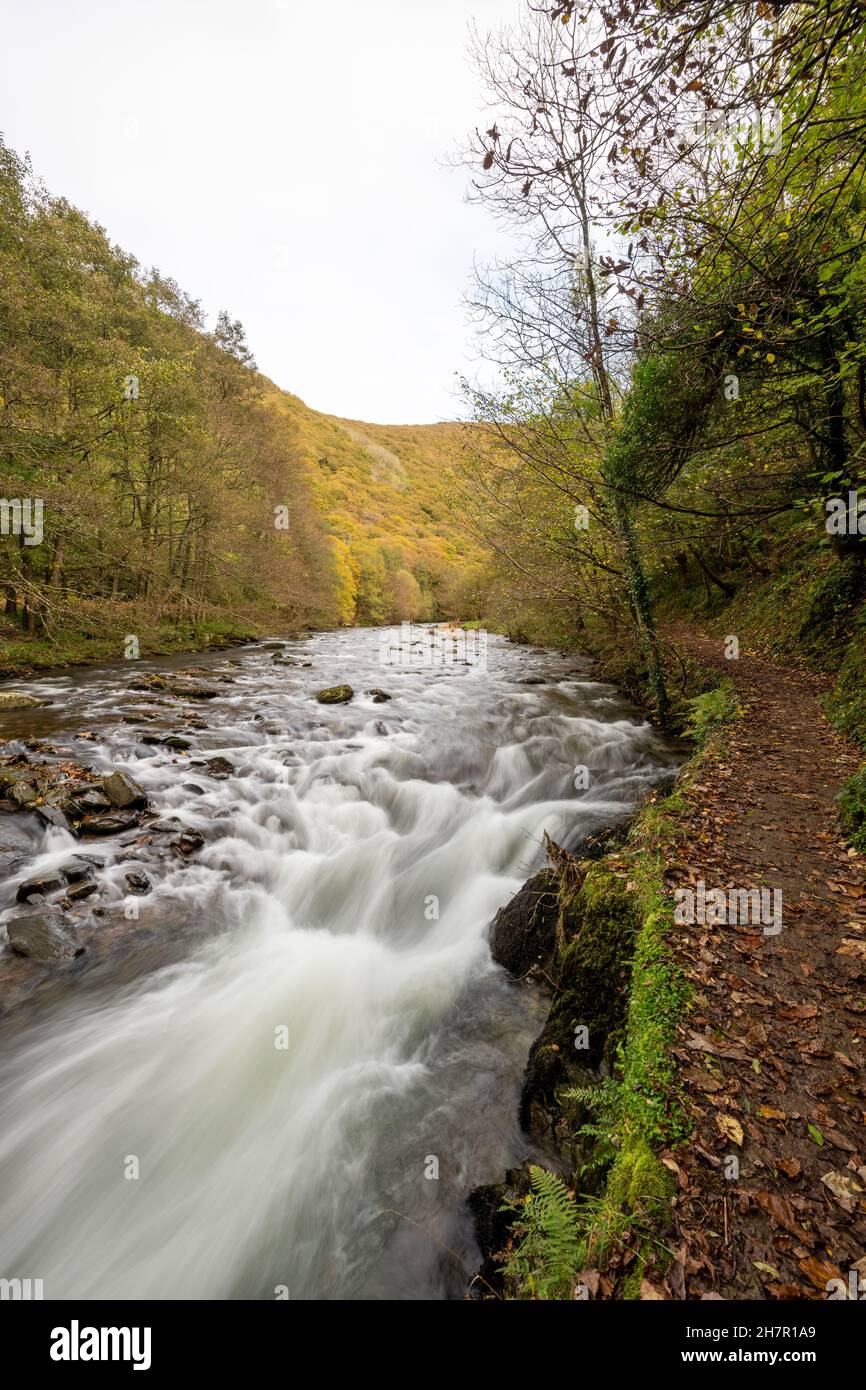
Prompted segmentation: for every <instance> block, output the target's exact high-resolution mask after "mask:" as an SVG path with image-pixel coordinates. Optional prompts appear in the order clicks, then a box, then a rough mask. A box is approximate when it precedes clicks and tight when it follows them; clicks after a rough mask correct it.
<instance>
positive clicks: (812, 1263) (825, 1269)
mask: <svg viewBox="0 0 866 1390" xmlns="http://www.w3.org/2000/svg"><path fill="white" fill-rule="evenodd" d="M800 1268H801V1269H802V1271H803V1273H804V1274H805V1276H806V1278H807V1279H808V1280H809V1282H810V1284H814V1285H815V1288H816V1289H820V1290H821V1292H822V1293H826V1291H827V1285H828V1284H829V1282H830V1280H831V1279H842V1271H841V1270H840V1269H839V1267H838V1265H834V1264H830V1261H829V1260H819V1259H818V1257H817V1256H816V1255H809V1256H808V1257H807V1258H806V1259H805V1260H801V1261H800ZM842 1282H843V1284H844V1283H845V1280H844V1279H842Z"/></svg>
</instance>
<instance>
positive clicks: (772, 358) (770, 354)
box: [767, 352, 776, 362]
mask: <svg viewBox="0 0 866 1390" xmlns="http://www.w3.org/2000/svg"><path fill="white" fill-rule="evenodd" d="M775 360H776V354H775V353H774V352H768V353H767V361H768V362H775Z"/></svg>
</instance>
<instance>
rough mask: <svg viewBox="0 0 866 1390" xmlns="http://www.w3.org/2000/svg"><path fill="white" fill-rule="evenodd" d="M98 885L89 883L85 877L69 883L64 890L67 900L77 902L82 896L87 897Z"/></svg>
mask: <svg viewBox="0 0 866 1390" xmlns="http://www.w3.org/2000/svg"><path fill="white" fill-rule="evenodd" d="M98 887H99V884H98V883H91V882H90V881H89V880H87V879H84V880H82V882H81V883H71V884H70V885H69V887H68V888H67V890H66V898H67V901H68V902H71V903H77V902H80V901H81V899H82V898H89V897H90V895H91V893H95V892H96V890H97V888H98Z"/></svg>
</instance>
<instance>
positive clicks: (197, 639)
mask: <svg viewBox="0 0 866 1390" xmlns="http://www.w3.org/2000/svg"><path fill="white" fill-rule="evenodd" d="M267 630H269V629H267V628H266V627H265V626H264V625H263V624H261V623H258V622H252V621H246V620H244V621H237V620H235V619H233V618H230V617H225V618H207V619H202V620H201V621H200V622H181V623H160V622H152V621H150V622H145V623H141V622H139V623H136V622H135V621H134V619H132V618H130V620H129V621H127V622H126V623H125V624H122V625H118V626H116V627H115V628H113V629H112V630H111V631H109V632H104V631H93V632H88V631H80V630H75V631H73V630H69V629H65V630H63V631H61V632H58V633H57V634H56V635H55V636H52V637H49V636H47V635H46V634H45V633H42V634H40V635H37V634H36V633H23V632H21V630H20V629H19V628H16V627H13V626H12V625H11V624H9V623H0V681H7V680H21V679H27V677H29V676H34V675H37V674H38V673H39V672H42V671H60V670H64V669H66V668H70V667H73V666H97V665H100V664H102V663H103V662H109V661H122V660H124V659H125V658H127V659H128V653H129V652H130V651H134V652H135V654H136V655H135V659H142V660H147V659H148V658H152V657H159V656H173V655H183V654H184V653H189V654H190V655H193V654H194V653H196V652H202V651H220V650H223V649H225V648H228V647H235V646H242V645H243V644H244V643H246V642H255V641H257V640H258V639H259V638H260V637H261V636H262V635H263V634H264V632H265V631H267ZM130 639H134V641H135V643H136V644H137V645H136V646H135V647H130V645H129V644H130Z"/></svg>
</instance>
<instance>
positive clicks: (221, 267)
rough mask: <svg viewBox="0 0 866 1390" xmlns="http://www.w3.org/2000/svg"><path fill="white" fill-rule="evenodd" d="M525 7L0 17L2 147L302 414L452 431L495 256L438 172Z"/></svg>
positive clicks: (503, 0) (488, 229)
mask: <svg viewBox="0 0 866 1390" xmlns="http://www.w3.org/2000/svg"><path fill="white" fill-rule="evenodd" d="M519 9H520V0H354V3H353V0H146V3H145V0H0V17H2V28H0V31H2V34H3V43H2V51H0V130H2V131H3V133H4V135H5V138H6V141H7V143H8V144H9V145H11V146H12V148H13V149H15V150H17V151H18V152H19V153H24V152H25V151H29V152H30V154H31V156H32V159H33V163H34V167H35V170H36V173H37V174H38V175H39V176H40V177H41V178H42V179H43V181H44V182H45V183H46V184H47V186H48V188H49V189H50V190H51V191H52V192H53V193H56V194H62V195H63V196H65V197H67V198H68V199H69V200H70V201H71V202H72V203H74V204H76V205H77V206H78V207H80V208H82V209H83V210H84V211H85V212H87V213H88V214H89V215H90V216H91V217H93V218H94V219H95V220H96V221H98V222H99V223H101V224H102V225H103V226H104V227H105V228H106V229H107V231H108V233H109V236H110V237H111V239H112V240H113V241H116V242H118V243H119V244H120V245H121V246H122V247H123V248H124V249H125V250H127V251H130V252H132V254H133V255H135V256H136V257H137V259H138V260H139V261H140V262H141V263H142V264H143V265H145V266H150V265H156V266H158V267H159V268H160V270H162V271H163V272H164V273H165V274H168V275H172V276H173V277H174V278H175V279H176V280H177V281H178V282H179V284H180V285H182V286H183V288H184V289H185V290H187V292H188V293H190V294H192V295H193V297H194V298H197V299H200V300H201V302H202V306H203V308H204V310H205V313H206V314H207V315H208V321H209V323H210V324H211V325H212V323H213V320H214V318H215V316H216V312H217V310H218V309H221V308H226V309H228V310H229V311H230V313H231V314H232V316H233V317H236V318H240V319H241V320H242V321H243V323H244V326H245V328H246V330H247V338H248V340H249V342H250V345H251V347H252V349H253V351H254V353H255V355H256V358H257V360H258V364H259V366H260V368H261V369H262V371H264V372H265V373H266V374H267V375H268V376H270V377H272V378H273V380H274V381H276V382H277V384H278V385H279V386H282V387H284V388H285V389H287V390H290V391H293V392H295V393H296V394H297V395H299V396H302V397H303V399H304V400H305V401H307V403H308V404H309V405H312V406H314V407H315V408H316V409H318V410H325V411H328V412H332V413H334V414H338V415H344V416H348V417H352V418H357V419H366V420H375V421H380V422H383V423H384V422H388V423H409V422H421V421H432V420H440V419H448V418H454V417H455V415H457V414H458V413H459V412H460V407H459V404H458V401H457V400H456V398H455V396H454V385H455V383H454V373H455V372H456V371H461V370H466V369H468V370H469V371H470V374H471V372H472V371H473V363H474V357H473V354H474V349H473V347H472V344H471V335H470V333H469V331H468V329H467V327H466V313H465V309H464V307H463V305H462V304H461V296H462V294H463V293H464V291H465V290H466V288H467V285H468V281H469V276H470V271H471V265H472V259H473V255H478V256H480V257H481V258H482V259H484V258H485V257H486V256H488V255H489V254H490V253H491V252H492V251H493V250H494V248H495V246H496V244H497V240H498V238H499V235H500V234H499V233H498V232H497V231H496V229H495V227H494V225H493V223H492V220H491V219H490V218H489V217H488V215H487V214H486V213H485V212H484V211H483V210H481V209H479V208H478V207H467V206H466V205H465V204H464V201H463V194H464V188H465V182H466V176H465V174H463V173H461V172H455V171H453V170H450V169H448V168H446V167H444V156H445V155H446V154H447V152H448V151H449V150H451V149H452V148H453V147H454V145H455V144H456V143H457V142H459V141H460V140H462V137H463V136H464V135H465V134H466V132H467V131H468V130H469V129H471V128H472V127H473V126H474V125H475V124H476V123H477V120H478V118H479V94H478V88H477V83H476V80H475V78H474V76H473V74H472V72H471V71H470V69H469V66H468V63H467V60H466V35H467V26H468V23H469V20H470V19H471V18H473V17H474V18H475V19H476V20H477V21H478V23H479V25H480V26H481V27H486V26H490V25H495V24H497V23H499V22H500V21H508V20H510V19H512V18H514V17H515V16H516V14H517V13H518V11H519Z"/></svg>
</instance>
